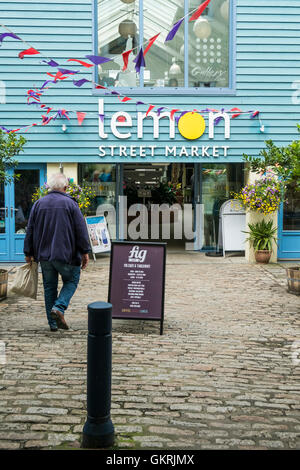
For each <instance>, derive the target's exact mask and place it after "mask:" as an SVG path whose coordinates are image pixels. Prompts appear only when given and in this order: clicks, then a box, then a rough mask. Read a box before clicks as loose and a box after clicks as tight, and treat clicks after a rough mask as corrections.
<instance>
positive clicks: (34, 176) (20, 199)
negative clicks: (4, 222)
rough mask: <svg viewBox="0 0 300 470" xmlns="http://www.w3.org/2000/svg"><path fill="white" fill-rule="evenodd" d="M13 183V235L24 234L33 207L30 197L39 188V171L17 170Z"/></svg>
mask: <svg viewBox="0 0 300 470" xmlns="http://www.w3.org/2000/svg"><path fill="white" fill-rule="evenodd" d="M17 174H19V175H20V178H19V179H18V180H16V181H15V209H14V211H15V233H26V226H27V222H28V219H29V214H30V211H31V208H32V206H33V202H32V195H33V193H34V192H35V191H36V188H38V187H39V186H40V171H39V170H18V171H17Z"/></svg>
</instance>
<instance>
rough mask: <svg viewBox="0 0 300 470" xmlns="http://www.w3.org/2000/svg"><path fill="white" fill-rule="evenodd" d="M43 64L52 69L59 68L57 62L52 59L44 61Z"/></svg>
mask: <svg viewBox="0 0 300 470" xmlns="http://www.w3.org/2000/svg"><path fill="white" fill-rule="evenodd" d="M42 62H44V63H45V64H48V65H50V67H59V64H58V63H57V62H55V60H53V59H51V60H42Z"/></svg>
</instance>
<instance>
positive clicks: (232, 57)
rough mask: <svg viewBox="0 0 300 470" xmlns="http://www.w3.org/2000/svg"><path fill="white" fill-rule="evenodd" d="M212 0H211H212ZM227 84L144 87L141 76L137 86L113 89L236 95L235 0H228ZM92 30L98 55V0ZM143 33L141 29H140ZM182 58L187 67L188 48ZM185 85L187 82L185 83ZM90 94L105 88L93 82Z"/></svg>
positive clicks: (101, 92) (133, 92)
mask: <svg viewBox="0 0 300 470" xmlns="http://www.w3.org/2000/svg"><path fill="white" fill-rule="evenodd" d="M137 1H138V2H139V24H140V25H142V29H143V24H144V21H143V9H142V6H143V0H137ZM184 1H185V6H184V14H185V15H186V14H187V12H188V0H184ZM212 1H213V0H212ZM229 1H230V5H229V86H228V87H222V88H217V87H215V88H213V87H211V88H206V87H188V86H185V87H172V88H171V90H170V87H144V86H143V77H141V80H140V86H138V87H114V90H115V91H118V92H119V93H121V94H122V95H135V96H137V95H142V96H144V95H151V96H161V95H173V94H174V91H175V90H176V92H178V93H179V94H180V95H182V96H191V95H195V94H197V95H198V96H200V95H214V96H220V95H236V0H229ZM200 3H201V0H199V5H200ZM92 15H93V32H92V38H93V39H92V43H93V45H92V47H93V54H94V55H98V0H93V12H92ZM142 33H143V30H142ZM142 38H143V34H140V45H139V47H141V46H142V44H141V42H142ZM184 40H185V42H188V24H187V22H185V24H184ZM184 60H185V63H186V64H187V67H188V48H186V47H185V51H184ZM186 75H187V74H185V83H186V82H187V81H188V76H186ZM93 81H94V82H96V83H97V81H98V68H97V67H94V70H93ZM186 85H187V83H186ZM92 94H93V95H96V96H103V95H104V94H105V90H101V89H96V87H95V84H93V89H92Z"/></svg>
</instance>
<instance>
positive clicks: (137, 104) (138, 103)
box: [135, 101, 145, 106]
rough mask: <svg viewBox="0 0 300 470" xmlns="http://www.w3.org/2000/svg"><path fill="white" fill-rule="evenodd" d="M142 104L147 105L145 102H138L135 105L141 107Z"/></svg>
mask: <svg viewBox="0 0 300 470" xmlns="http://www.w3.org/2000/svg"><path fill="white" fill-rule="evenodd" d="M140 104H145V103H144V101H137V102H136V103H135V105H136V106H139V105H140Z"/></svg>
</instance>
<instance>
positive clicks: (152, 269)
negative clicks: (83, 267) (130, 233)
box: [108, 241, 166, 335]
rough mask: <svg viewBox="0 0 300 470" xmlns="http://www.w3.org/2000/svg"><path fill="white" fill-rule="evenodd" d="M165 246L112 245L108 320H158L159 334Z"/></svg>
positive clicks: (161, 326) (125, 243) (130, 243)
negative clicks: (109, 317) (110, 318)
mask: <svg viewBox="0 0 300 470" xmlns="http://www.w3.org/2000/svg"><path fill="white" fill-rule="evenodd" d="M165 272H166V243H147V242H127V241H123V242H120V241H117V242H112V247H111V257H110V272H109V292H108V302H110V303H111V304H112V306H113V309H112V318H119V319H120V318H127V319H130V320H152V321H153V320H154V321H155V320H156V321H160V334H161V335H162V334H163V321H164V300H165Z"/></svg>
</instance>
